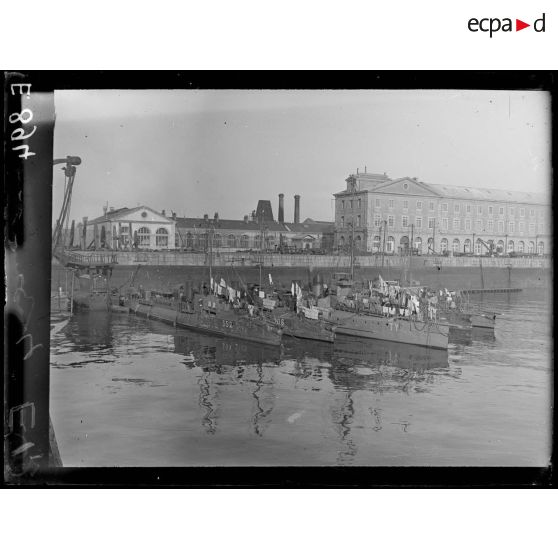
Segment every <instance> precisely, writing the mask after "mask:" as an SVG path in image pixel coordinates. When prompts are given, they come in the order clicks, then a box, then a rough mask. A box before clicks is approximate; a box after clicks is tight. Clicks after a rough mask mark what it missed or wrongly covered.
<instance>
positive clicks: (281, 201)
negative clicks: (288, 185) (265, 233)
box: [277, 194, 285, 223]
mask: <svg viewBox="0 0 558 558" xmlns="http://www.w3.org/2000/svg"><path fill="white" fill-rule="evenodd" d="M284 198H285V195H284V194H279V211H278V214H277V220H278V221H279V223H284V222H285V208H284Z"/></svg>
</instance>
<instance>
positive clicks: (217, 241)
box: [213, 234, 221, 248]
mask: <svg viewBox="0 0 558 558" xmlns="http://www.w3.org/2000/svg"><path fill="white" fill-rule="evenodd" d="M213 246H214V247H215V248H221V235H220V234H214V235H213Z"/></svg>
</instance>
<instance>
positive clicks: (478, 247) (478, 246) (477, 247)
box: [475, 239, 482, 255]
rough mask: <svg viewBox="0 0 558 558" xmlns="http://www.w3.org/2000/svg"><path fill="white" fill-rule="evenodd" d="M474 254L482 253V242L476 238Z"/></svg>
mask: <svg viewBox="0 0 558 558" xmlns="http://www.w3.org/2000/svg"><path fill="white" fill-rule="evenodd" d="M475 254H477V255H478V254H482V242H481V241H480V240H478V239H477V241H476V242H475Z"/></svg>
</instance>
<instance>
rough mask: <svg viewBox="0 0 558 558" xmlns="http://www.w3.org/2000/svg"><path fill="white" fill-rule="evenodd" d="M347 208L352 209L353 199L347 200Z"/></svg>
mask: <svg viewBox="0 0 558 558" xmlns="http://www.w3.org/2000/svg"><path fill="white" fill-rule="evenodd" d="M349 209H353V200H350V201H349Z"/></svg>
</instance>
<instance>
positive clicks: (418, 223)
mask: <svg viewBox="0 0 558 558" xmlns="http://www.w3.org/2000/svg"><path fill="white" fill-rule="evenodd" d="M415 227H416V228H417V229H422V217H416V218H415Z"/></svg>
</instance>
